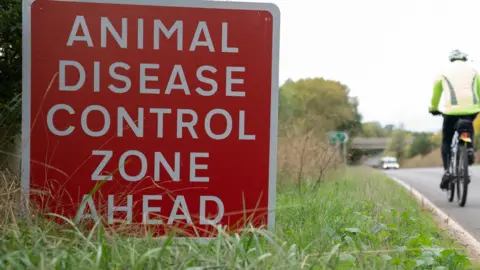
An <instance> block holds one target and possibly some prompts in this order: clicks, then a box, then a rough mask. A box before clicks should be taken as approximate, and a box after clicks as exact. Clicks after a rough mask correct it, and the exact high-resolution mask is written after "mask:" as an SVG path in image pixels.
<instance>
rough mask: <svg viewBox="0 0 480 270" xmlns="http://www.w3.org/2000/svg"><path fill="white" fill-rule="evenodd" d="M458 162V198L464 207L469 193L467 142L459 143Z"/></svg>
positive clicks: (459, 203) (460, 204)
mask: <svg viewBox="0 0 480 270" xmlns="http://www.w3.org/2000/svg"><path fill="white" fill-rule="evenodd" d="M458 150H459V151H458V163H457V181H456V182H457V199H458V205H459V206H461V207H463V206H465V203H466V202H467V194H468V183H469V182H470V181H469V180H470V179H469V177H470V176H469V174H468V149H467V144H462V145H459V149H458Z"/></svg>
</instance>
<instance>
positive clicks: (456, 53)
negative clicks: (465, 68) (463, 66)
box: [448, 50, 468, 62]
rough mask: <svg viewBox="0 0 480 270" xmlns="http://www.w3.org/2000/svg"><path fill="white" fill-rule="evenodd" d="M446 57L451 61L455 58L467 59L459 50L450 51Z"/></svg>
mask: <svg viewBox="0 0 480 270" xmlns="http://www.w3.org/2000/svg"><path fill="white" fill-rule="evenodd" d="M448 59H449V60H450V62H453V61H455V60H462V61H467V60H468V55H467V54H466V53H463V52H461V51H460V50H453V51H452V52H450V55H449V56H448Z"/></svg>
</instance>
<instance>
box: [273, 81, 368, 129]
mask: <svg viewBox="0 0 480 270" xmlns="http://www.w3.org/2000/svg"><path fill="white" fill-rule="evenodd" d="M349 93H350V91H349V89H348V87H347V86H345V85H343V84H341V83H340V82H337V81H332V80H325V79H323V78H313V79H301V80H298V81H293V80H287V81H286V82H285V84H283V85H282V86H281V87H280V93H279V122H280V125H282V126H288V124H292V123H294V122H296V121H304V126H305V128H306V129H307V130H315V131H317V132H320V133H321V132H323V133H324V132H326V131H329V130H343V131H347V132H348V133H349V134H350V136H354V135H356V134H357V133H358V132H359V131H360V129H361V115H360V113H359V112H358V100H357V99H356V98H354V97H350V96H349Z"/></svg>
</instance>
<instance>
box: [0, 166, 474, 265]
mask: <svg viewBox="0 0 480 270" xmlns="http://www.w3.org/2000/svg"><path fill="white" fill-rule="evenodd" d="M331 177H332V178H330V179H329V181H325V182H322V185H321V188H320V189H316V188H312V186H313V185H314V184H315V183H314V182H304V183H302V184H301V188H302V190H303V192H302V193H301V194H300V193H299V192H298V190H297V188H296V187H297V186H296V185H297V184H296V183H288V182H286V183H282V184H280V185H279V191H278V196H277V198H278V200H277V207H278V208H277V226H276V230H275V233H272V234H271V233H269V232H267V231H265V230H261V229H255V228H251V227H246V228H245V229H244V230H243V231H242V232H239V233H238V234H234V235H231V234H227V233H225V232H224V231H223V230H222V228H220V227H218V228H217V230H218V232H219V237H218V238H216V239H214V240H211V241H209V242H201V241H200V242H199V241H194V240H191V239H180V238H173V237H172V236H170V237H167V238H165V239H157V238H153V237H144V238H126V237H120V236H118V235H116V234H115V233H114V232H112V231H109V230H106V229H104V228H103V227H102V226H101V225H100V224H98V225H97V226H96V227H94V228H93V229H91V230H89V231H86V232H85V231H82V230H80V229H79V228H78V227H77V226H76V225H75V224H73V222H70V225H68V226H65V227H63V228H60V227H59V226H58V225H56V224H55V223H52V222H49V221H47V220H46V219H43V218H39V217H36V218H35V217H34V218H31V219H26V220H20V219H18V218H17V217H16V215H14V214H15V212H16V210H15V202H14V201H13V199H14V197H15V196H14V195H13V194H14V193H15V192H16V190H17V188H18V187H15V186H9V187H8V188H9V189H10V190H7V189H6V187H5V185H3V188H2V192H1V194H2V195H1V200H2V201H1V205H2V206H3V207H2V208H1V211H2V212H1V213H0V214H1V215H2V216H9V217H10V218H8V220H3V222H2V223H1V225H0V235H1V236H0V268H2V269H7V268H9V269H165V268H166V269H207V268H208V269H303V268H308V269H312V268H313V269H372V268H375V269H396V268H398V269H413V268H414V267H416V266H418V267H420V266H424V267H425V268H423V269H465V267H467V266H468V265H469V260H468V258H467V257H466V256H465V255H464V254H463V250H462V249H459V247H458V246H456V245H455V244H454V243H453V242H452V241H451V240H450V239H448V238H446V237H445V236H444V234H443V233H442V232H441V231H439V230H438V229H437V228H436V227H435V224H434V223H433V221H432V219H431V218H430V217H429V216H428V215H427V214H426V213H424V212H422V209H421V208H420V207H419V206H418V205H417V204H416V203H415V202H414V201H412V200H410V199H409V195H408V193H407V192H406V191H405V190H403V189H402V188H401V187H399V186H397V185H396V184H395V183H393V182H392V181H389V180H386V179H384V176H382V175H380V174H374V173H373V174H372V172H370V171H366V170H364V169H347V170H344V171H342V172H340V173H335V174H331ZM292 185H293V187H292ZM438 266H444V267H446V268H438ZM435 267H437V268H435Z"/></svg>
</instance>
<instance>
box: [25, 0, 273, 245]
mask: <svg viewBox="0 0 480 270" xmlns="http://www.w3.org/2000/svg"><path fill="white" fill-rule="evenodd" d="M24 14H30V16H25V19H24V29H25V37H24V43H25V45H24V61H25V62H24V66H23V69H24V81H23V85H24V92H23V106H24V107H23V134H24V136H23V142H24V144H25V151H24V152H23V163H22V168H23V172H22V173H23V175H22V185H23V187H24V188H25V190H27V191H29V192H30V197H29V198H30V200H31V201H33V202H35V204H34V205H37V206H40V207H41V209H43V210H44V211H50V212H53V213H56V214H59V215H63V216H65V217H67V218H70V219H72V220H74V221H75V222H88V221H98V220H102V221H104V222H105V224H108V225H110V226H113V225H115V226H116V225H118V224H121V225H122V226H126V227H127V228H132V227H133V226H142V228H143V227H144V226H152V227H153V228H154V229H155V232H156V234H157V235H164V234H166V233H169V232H170V231H172V230H173V229H175V230H176V231H177V232H179V231H183V232H185V234H184V235H187V236H193V237H206V236H210V234H209V233H211V232H212V231H214V229H215V226H218V225H224V226H227V227H228V228H229V229H238V228H239V227H242V226H244V225H245V224H246V223H252V224H253V225H254V226H264V225H268V227H270V229H271V228H272V226H273V223H274V211H273V210H274V206H275V183H276V147H277V142H276V135H277V110H278V97H277V95H278V54H279V10H278V9H277V8H276V6H274V5H273V4H259V3H238V2H219V1H212V2H210V1H167V2H165V1H159V0H141V1H133V0H132V1H129V2H128V3H127V1H120V0H116V1H112V0H109V1H100V0H98V1H77V2H73V1H36V2H34V3H33V4H32V5H31V6H30V7H28V6H27V7H26V11H25V13H24ZM33 190H37V191H39V192H33ZM245 217H247V220H245Z"/></svg>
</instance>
